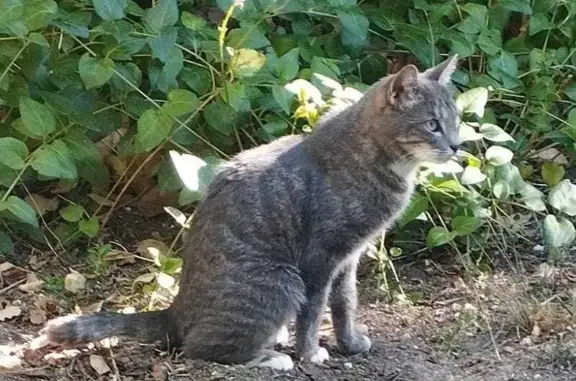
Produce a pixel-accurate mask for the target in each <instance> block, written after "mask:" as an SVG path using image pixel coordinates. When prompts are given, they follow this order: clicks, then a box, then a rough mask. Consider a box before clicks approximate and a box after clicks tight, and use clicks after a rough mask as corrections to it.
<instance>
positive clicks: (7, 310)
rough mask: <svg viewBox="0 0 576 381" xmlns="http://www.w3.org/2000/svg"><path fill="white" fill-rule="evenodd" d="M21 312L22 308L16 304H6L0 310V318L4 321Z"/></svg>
mask: <svg viewBox="0 0 576 381" xmlns="http://www.w3.org/2000/svg"><path fill="white" fill-rule="evenodd" d="M21 313H22V309H21V308H20V307H16V306H12V305H10V306H6V307H4V309H1V310H0V320H1V321H4V320H7V319H12V318H15V317H16V316H20V314H21Z"/></svg>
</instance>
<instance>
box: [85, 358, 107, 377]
mask: <svg viewBox="0 0 576 381" xmlns="http://www.w3.org/2000/svg"><path fill="white" fill-rule="evenodd" d="M90 365H91V366H92V368H93V369H94V370H95V371H96V373H98V374H99V375H100V376H102V375H103V374H106V373H110V372H111V369H110V367H109V366H108V364H106V361H104V358H103V357H102V356H98V355H90Z"/></svg>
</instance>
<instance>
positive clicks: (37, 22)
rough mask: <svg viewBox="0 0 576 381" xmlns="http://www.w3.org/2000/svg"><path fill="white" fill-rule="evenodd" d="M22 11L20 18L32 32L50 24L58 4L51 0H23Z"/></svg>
mask: <svg viewBox="0 0 576 381" xmlns="http://www.w3.org/2000/svg"><path fill="white" fill-rule="evenodd" d="M23 11H24V13H23V15H22V18H21V19H20V20H21V21H22V23H23V24H24V26H25V27H26V28H27V29H28V31H30V32H32V31H35V30H38V29H41V28H44V27H45V26H48V25H49V24H50V22H51V21H52V19H53V18H54V16H55V15H56V12H57V11H58V4H56V2H55V1H53V0H24V9H23Z"/></svg>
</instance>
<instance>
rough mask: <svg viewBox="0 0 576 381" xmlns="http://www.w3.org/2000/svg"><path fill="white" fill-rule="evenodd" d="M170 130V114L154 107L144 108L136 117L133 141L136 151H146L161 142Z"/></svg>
mask: <svg viewBox="0 0 576 381" xmlns="http://www.w3.org/2000/svg"><path fill="white" fill-rule="evenodd" d="M170 130H172V118H171V117H170V115H168V114H166V113H164V112H162V111H158V110H155V109H150V110H146V111H145V112H144V113H143V114H142V115H141V116H140V118H139V119H138V132H137V133H136V138H135V141H134V146H135V147H134V148H135V149H136V151H137V152H148V151H150V150H152V149H153V148H156V147H157V146H158V144H160V143H162V142H163V141H164V140H165V139H166V138H167V137H168V135H170Z"/></svg>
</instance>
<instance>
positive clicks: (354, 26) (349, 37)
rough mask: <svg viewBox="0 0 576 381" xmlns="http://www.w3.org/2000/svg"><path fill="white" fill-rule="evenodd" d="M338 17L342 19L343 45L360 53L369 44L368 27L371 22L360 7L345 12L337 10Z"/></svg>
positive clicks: (341, 34) (341, 33)
mask: <svg viewBox="0 0 576 381" xmlns="http://www.w3.org/2000/svg"><path fill="white" fill-rule="evenodd" d="M336 15H337V16H338V18H339V19H340V24H341V25H342V30H341V31H340V36H341V38H342V45H344V46H345V47H350V48H352V49H353V50H354V51H359V50H360V49H362V48H363V47H364V46H366V43H367V42H368V27H369V25H370V22H369V21H368V19H367V18H366V15H364V11H362V9H361V8H360V7H351V8H347V9H345V10H337V11H336Z"/></svg>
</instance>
